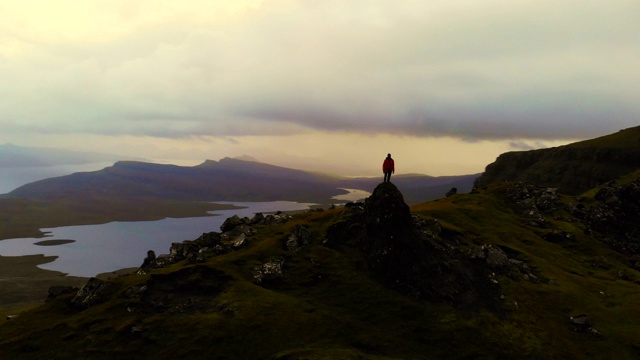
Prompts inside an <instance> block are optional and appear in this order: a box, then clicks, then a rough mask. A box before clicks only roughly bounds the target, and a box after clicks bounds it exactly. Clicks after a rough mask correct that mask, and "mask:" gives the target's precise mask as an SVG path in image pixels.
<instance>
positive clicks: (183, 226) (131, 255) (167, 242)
mask: <svg viewBox="0 0 640 360" xmlns="http://www.w3.org/2000/svg"><path fill="white" fill-rule="evenodd" d="M216 203H218V204H233V205H236V206H242V207H243V208H242V209H232V210H218V211H213V212H211V214H212V215H213V216H202V217H192V218H166V219H163V220H157V221H136V222H120V221H117V222H110V223H107V224H100V225H80V226H66V227H58V228H46V229H41V230H42V231H43V232H45V233H47V236H46V237H44V238H20V239H9V240H2V241H0V255H2V256H22V255H32V254H44V255H47V256H57V257H58V258H57V259H56V260H55V261H53V262H50V263H47V264H42V265H40V266H39V267H41V268H43V269H48V270H56V271H61V272H63V273H67V274H69V275H74V276H84V277H90V276H95V275H97V274H99V273H103V272H110V271H114V270H117V269H121V268H129V267H137V266H140V264H142V260H143V259H144V257H145V256H146V254H147V250H153V251H155V253H156V254H158V255H160V254H167V253H168V252H169V247H170V246H171V243H173V242H181V241H183V240H194V239H196V238H198V237H199V236H200V235H202V233H205V232H211V231H220V225H222V223H223V222H224V220H226V219H227V218H228V217H230V216H233V215H238V216H240V217H243V216H248V217H252V216H253V215H254V214H255V213H259V212H262V213H269V212H275V211H294V210H306V209H309V207H310V206H311V205H314V204H310V203H297V202H291V201H270V202H225V201H219V202H216ZM54 240H56V241H55V242H54ZM61 240H67V241H61ZM38 243H40V245H38ZM51 243H62V244H60V245H48V244H51Z"/></svg>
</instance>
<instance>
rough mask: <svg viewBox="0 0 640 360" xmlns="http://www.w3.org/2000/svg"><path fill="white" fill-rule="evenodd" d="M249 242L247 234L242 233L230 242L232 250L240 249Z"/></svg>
mask: <svg viewBox="0 0 640 360" xmlns="http://www.w3.org/2000/svg"><path fill="white" fill-rule="evenodd" d="M248 243H249V242H248V241H247V235H245V234H244V233H242V234H240V235H238V237H236V238H235V239H234V240H233V242H232V243H231V247H232V248H233V249H234V250H238V249H241V248H243V247H245V246H247V244H248Z"/></svg>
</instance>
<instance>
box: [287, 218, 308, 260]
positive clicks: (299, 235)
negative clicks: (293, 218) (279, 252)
mask: <svg viewBox="0 0 640 360" xmlns="http://www.w3.org/2000/svg"><path fill="white" fill-rule="evenodd" d="M310 239H311V230H309V228H307V227H305V226H303V225H299V224H298V225H296V226H295V227H294V228H293V233H292V234H291V235H289V237H288V238H287V241H286V242H285V246H286V247H287V250H289V252H291V253H294V254H295V253H298V252H300V250H302V249H303V248H304V247H306V246H308V245H309V241H310Z"/></svg>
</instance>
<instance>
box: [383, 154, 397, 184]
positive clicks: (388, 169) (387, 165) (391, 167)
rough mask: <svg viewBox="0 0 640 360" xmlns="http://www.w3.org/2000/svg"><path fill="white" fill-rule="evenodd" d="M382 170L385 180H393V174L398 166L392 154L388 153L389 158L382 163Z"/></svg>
mask: <svg viewBox="0 0 640 360" xmlns="http://www.w3.org/2000/svg"><path fill="white" fill-rule="evenodd" d="M382 172H383V173H384V182H391V174H393V173H395V172H396V167H395V164H394V162H393V159H392V158H391V154H387V158H386V159H384V162H383V163H382Z"/></svg>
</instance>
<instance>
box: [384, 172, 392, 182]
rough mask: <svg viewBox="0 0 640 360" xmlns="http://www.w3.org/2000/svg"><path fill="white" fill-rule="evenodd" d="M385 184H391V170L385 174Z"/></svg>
mask: <svg viewBox="0 0 640 360" xmlns="http://www.w3.org/2000/svg"><path fill="white" fill-rule="evenodd" d="M384 182H391V170H387V171H385V172H384Z"/></svg>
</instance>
